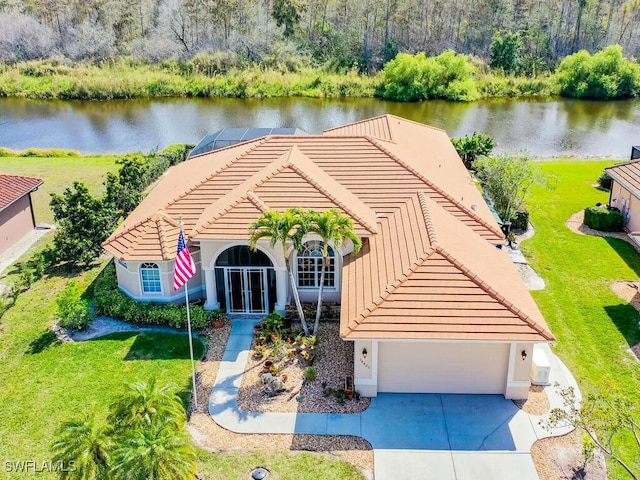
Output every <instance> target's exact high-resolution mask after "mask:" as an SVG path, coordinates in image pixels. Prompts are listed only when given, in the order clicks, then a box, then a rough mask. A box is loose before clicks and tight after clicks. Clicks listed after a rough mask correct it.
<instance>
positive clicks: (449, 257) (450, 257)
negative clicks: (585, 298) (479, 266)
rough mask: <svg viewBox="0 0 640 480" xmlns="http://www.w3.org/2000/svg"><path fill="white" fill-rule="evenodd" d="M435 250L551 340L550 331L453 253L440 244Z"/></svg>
mask: <svg viewBox="0 0 640 480" xmlns="http://www.w3.org/2000/svg"><path fill="white" fill-rule="evenodd" d="M435 251H436V252H437V253H439V254H440V255H442V256H443V257H444V258H445V259H447V260H448V261H449V262H450V263H451V264H452V265H453V266H454V267H456V268H457V269H458V270H459V271H460V272H461V273H462V274H463V275H464V276H465V277H467V278H468V279H469V280H471V281H472V282H473V283H475V284H476V285H478V286H479V287H480V288H481V289H482V290H484V292H485V293H486V294H487V295H489V296H490V297H491V298H493V299H494V300H496V301H497V302H498V303H500V304H501V305H502V306H503V307H505V308H506V309H507V310H509V311H510V312H511V313H513V314H514V315H515V316H517V317H518V318H520V320H522V321H524V322H525V323H526V324H527V325H528V326H529V327H531V328H532V329H533V330H535V331H536V332H537V333H539V334H540V335H541V336H542V337H544V338H545V339H547V340H552V339H553V336H552V335H551V332H548V331H547V330H545V329H544V328H542V327H541V326H540V325H538V324H537V322H536V321H535V320H533V319H532V318H531V317H530V316H529V315H527V314H526V313H525V312H523V311H522V310H520V309H519V308H518V307H517V306H516V305H514V304H513V303H512V302H510V301H509V300H507V299H506V298H505V297H504V296H502V295H501V294H500V293H498V292H497V291H496V290H495V289H494V288H493V287H491V285H489V284H488V283H487V282H485V281H484V280H482V279H481V278H480V277H479V276H478V275H476V274H475V273H473V272H472V271H471V270H469V269H468V268H467V267H466V266H464V265H463V264H462V263H460V262H459V261H458V260H457V259H456V258H455V257H454V256H453V255H451V254H449V252H447V251H446V250H445V249H444V248H442V247H441V246H440V245H436V246H435Z"/></svg>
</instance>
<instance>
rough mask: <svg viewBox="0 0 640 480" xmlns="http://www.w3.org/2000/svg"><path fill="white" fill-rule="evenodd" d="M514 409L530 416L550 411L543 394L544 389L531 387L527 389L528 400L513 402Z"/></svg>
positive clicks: (535, 386) (545, 395)
mask: <svg viewBox="0 0 640 480" xmlns="http://www.w3.org/2000/svg"><path fill="white" fill-rule="evenodd" d="M513 403H515V405H516V407H518V408H519V409H520V410H524V411H525V412H527V413H529V414H531V415H544V414H545V413H548V412H549V410H550V409H551V407H550V405H549V399H548V398H547V394H546V393H545V392H544V387H541V386H539V385H531V386H530V387H529V398H527V399H526V400H514V401H513Z"/></svg>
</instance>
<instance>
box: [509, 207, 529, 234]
mask: <svg viewBox="0 0 640 480" xmlns="http://www.w3.org/2000/svg"><path fill="white" fill-rule="evenodd" d="M511 228H513V229H515V230H522V231H525V232H526V231H527V230H528V228H529V210H528V209H527V207H525V206H522V207H520V208H519V209H518V210H517V211H516V214H515V215H514V216H513V218H512V219H511Z"/></svg>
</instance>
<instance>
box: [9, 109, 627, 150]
mask: <svg viewBox="0 0 640 480" xmlns="http://www.w3.org/2000/svg"><path fill="white" fill-rule="evenodd" d="M382 113H392V114H395V115H399V116H402V117H406V118H409V119H412V120H416V121H418V122H422V123H426V124H428V125H432V126H435V127H439V128H442V129H444V130H446V131H447V133H448V134H449V135H450V136H451V137H459V136H462V135H465V134H471V133H473V132H474V131H477V132H482V133H487V134H489V135H491V136H493V137H495V139H496V141H497V148H496V152H505V151H516V150H527V151H528V152H530V153H531V154H532V155H535V156H542V157H552V156H559V155H574V156H576V157H578V158H588V157H609V158H627V157H628V156H629V153H630V151H631V146H632V145H638V144H640V100H638V99H636V100H623V101H609V102H601V101H584V100H569V99H559V98H553V99H525V100H523V99H517V100H509V99H499V100H486V101H481V102H474V103H454V102H446V101H440V100H430V101H426V102H419V103H398V102H387V101H382V100H378V99H372V98H355V99H354V98H349V99H308V98H274V99H237V98H234V99H185V98H178V99H151V100H147V99H145V100H112V101H106V102H98V101H58V100H56V101H36V100H25V99H6V98H5V99H0V146H3V147H7V148H11V149H25V148H30V147H38V148H65V149H74V150H79V151H80V152H83V153H108V152H113V153H124V152H132V151H142V152H149V151H152V150H155V149H162V148H164V147H166V146H167V145H170V144H172V143H193V144H195V143H197V142H198V141H199V140H200V139H201V138H202V137H204V136H205V135H206V134H208V133H211V132H214V131H216V130H219V129H221V128H224V127H297V128H300V129H302V130H304V131H306V132H308V133H320V132H322V130H324V129H327V128H331V127H335V126H337V125H342V124H345V123H349V122H355V121H358V120H361V119H364V118H368V117H372V116H375V115H380V114H382Z"/></svg>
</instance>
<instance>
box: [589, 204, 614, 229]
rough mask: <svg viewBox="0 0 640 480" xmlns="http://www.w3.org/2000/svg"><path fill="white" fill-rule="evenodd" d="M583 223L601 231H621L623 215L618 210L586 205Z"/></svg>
mask: <svg viewBox="0 0 640 480" xmlns="http://www.w3.org/2000/svg"><path fill="white" fill-rule="evenodd" d="M584 224H585V225H586V226H587V227H590V228H593V229H594V230H600V231H601V232H621V231H622V228H623V226H624V217H623V216H622V213H620V211H618V210H615V209H608V208H605V207H587V208H586V209H585V211H584Z"/></svg>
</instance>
